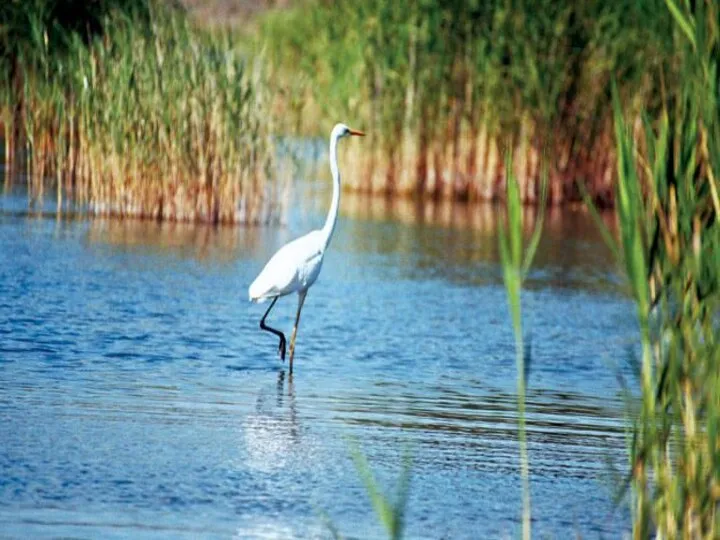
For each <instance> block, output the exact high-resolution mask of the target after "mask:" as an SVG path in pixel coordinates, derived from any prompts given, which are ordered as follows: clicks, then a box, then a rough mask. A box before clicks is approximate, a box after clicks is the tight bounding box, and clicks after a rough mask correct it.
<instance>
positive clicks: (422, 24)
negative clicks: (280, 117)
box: [261, 0, 677, 201]
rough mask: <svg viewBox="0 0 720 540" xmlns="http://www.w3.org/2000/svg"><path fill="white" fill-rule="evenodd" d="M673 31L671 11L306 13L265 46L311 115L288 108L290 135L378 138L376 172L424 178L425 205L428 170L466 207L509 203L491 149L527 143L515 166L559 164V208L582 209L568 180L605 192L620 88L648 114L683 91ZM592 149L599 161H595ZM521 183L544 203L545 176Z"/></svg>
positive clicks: (379, 0)
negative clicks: (538, 153)
mask: <svg viewBox="0 0 720 540" xmlns="http://www.w3.org/2000/svg"><path fill="white" fill-rule="evenodd" d="M638 21H642V24H638ZM671 22H672V21H671V16H670V14H669V13H668V11H667V10H666V9H664V5H663V1H662V0H641V1H640V2H638V1H636V0H611V1H609V2H599V1H592V2H575V1H572V0H561V1H557V0H539V1H533V2H529V1H522V2H507V1H505V0H491V1H482V2H481V1H464V0H441V1H432V2H430V1H424V0H401V1H398V2H390V1H387V0H367V1H363V2H355V1H351V0H339V1H337V2H323V1H321V0H305V1H301V2H298V5H297V7H295V8H293V9H290V10H282V11H277V12H272V13H271V14H269V15H268V16H266V17H265V18H264V19H263V21H262V26H261V28H262V30H261V39H262V44H263V46H264V47H265V48H266V50H267V51H268V58H269V59H270V61H271V63H272V64H273V65H274V66H276V67H277V68H278V70H279V73H278V75H277V79H276V81H275V82H276V83H277V84H281V83H284V84H286V85H287V86H288V92H287V94H286V95H287V96H303V98H304V101H305V102H306V106H305V111H306V114H304V115H303V107H302V106H295V107H291V108H290V109H291V111H292V113H291V114H288V115H287V126H288V127H294V126H297V125H300V124H301V122H300V121H299V119H302V120H304V121H305V127H304V131H306V132H317V131H318V128H320V127H321V125H318V124H317V123H316V119H318V118H320V119H325V118H350V119H352V121H353V122H355V123H357V124H360V125H362V126H364V127H365V128H367V130H368V132H369V133H370V134H371V135H372V137H373V138H372V139H371V143H372V144H373V148H374V149H377V150H378V154H379V155H380V160H381V163H380V165H382V163H383V161H387V162H389V163H390V164H389V165H388V166H387V168H388V169H390V170H389V171H386V170H385V169H382V172H383V173H385V172H387V177H388V181H391V180H392V176H393V163H394V162H396V161H398V162H399V163H397V164H395V165H394V169H405V170H407V169H412V170H416V169H417V171H418V172H417V175H416V176H418V178H416V181H415V185H414V186H413V188H414V189H415V190H416V191H417V190H421V189H423V188H424V186H425V185H426V184H427V182H426V177H428V176H432V175H431V174H430V173H428V172H427V169H428V168H431V169H433V172H432V174H434V175H435V176H438V175H442V176H443V179H442V180H441V181H442V182H445V183H448V184H453V183H457V184H459V185H460V186H461V187H460V188H458V193H457V195H459V196H463V194H464V193H465V187H464V185H463V184H464V182H467V180H463V179H465V178H469V179H470V180H469V181H470V182H471V183H473V182H475V183H482V182H483V181H485V182H487V183H489V184H491V187H489V188H488V189H485V188H482V187H478V188H477V189H478V190H480V191H483V192H485V193H486V195H488V194H489V195H491V196H493V197H498V198H500V197H501V196H502V193H499V192H496V191H493V190H494V189H496V188H495V187H493V186H494V185H495V184H496V183H495V182H494V179H495V178H497V177H498V176H500V175H501V174H502V173H501V171H497V170H495V169H493V166H492V164H493V163H495V162H494V161H492V160H491V161H492V163H490V164H489V163H488V158H487V157H486V155H487V154H488V153H492V152H493V150H492V144H491V143H489V142H488V141H494V142H497V141H503V143H505V142H506V141H510V142H509V144H510V145H511V146H515V147H516V148H517V145H518V142H519V141H523V140H524V142H525V143H526V148H525V149H524V151H523V152H519V151H517V150H516V152H515V157H516V159H519V160H524V159H529V158H528V155H532V154H531V152H529V151H528V149H531V150H532V149H536V150H537V149H540V148H547V149H548V150H551V153H550V154H549V156H550V157H552V161H551V167H550V169H551V170H550V171H549V172H550V173H553V172H555V171H557V173H558V174H554V175H551V178H550V180H551V182H552V183H553V188H552V191H553V192H555V195H554V198H555V199H556V200H559V199H560V198H563V197H564V198H572V197H573V193H572V191H573V189H571V188H570V187H566V186H565V185H564V183H563V180H562V174H572V169H571V170H568V167H569V165H568V163H569V162H570V163H572V164H574V165H573V168H575V169H578V172H577V173H576V174H577V175H582V174H587V175H592V177H591V178H587V180H589V181H597V182H598V184H599V186H598V188H597V189H596V190H594V191H593V193H592V195H593V197H597V196H599V195H600V194H599V193H598V192H599V191H600V190H601V189H603V188H602V182H601V181H600V180H601V178H600V177H601V176H602V175H603V174H604V173H605V169H602V170H598V168H599V167H605V165H602V163H604V161H603V160H602V158H603V157H604V156H606V155H607V154H608V153H609V152H611V150H612V148H611V146H610V143H609V142H608V143H604V142H603V141H609V140H610V137H609V135H610V134H611V132H610V129H611V122H610V120H611V111H612V109H611V101H610V80H611V78H612V76H613V75H614V76H616V77H617V78H618V80H619V81H620V82H621V85H620V86H621V88H620V90H621V92H622V94H623V95H625V96H628V97H629V98H631V99H637V100H640V101H642V102H644V103H646V104H647V106H648V107H649V108H651V109H654V108H656V107H657V106H658V103H659V100H660V95H659V92H658V89H659V88H660V87H661V83H660V75H659V74H660V73H663V77H664V80H663V82H664V84H665V85H666V88H667V89H668V91H670V89H673V88H674V87H675V84H676V82H677V64H676V62H675V61H674V57H675V51H673V50H672V48H671V44H670V42H669V40H668V39H667V35H668V34H669V32H670V29H671ZM301 81H302V82H301ZM308 111H309V114H307V112H308ZM481 134H482V136H481ZM604 135H608V136H606V137H604ZM464 141H468V142H467V143H465V142H464ZM594 145H598V146H599V147H600V148H599V149H600V152H590V151H588V149H590V148H594ZM603 145H605V146H603ZM500 152H501V153H502V149H501V150H500ZM369 155H372V154H369ZM436 155H437V156H439V157H435V156H436ZM565 156H567V157H565ZM573 159H574V160H575V161H573ZM403 160H405V161H403ZM413 160H414V161H413ZM429 160H433V161H434V163H433V164H428V163H427V162H428V161H429ZM593 160H596V161H597V162H598V164H597V166H593V165H592V163H591V162H593ZM375 161H377V160H375ZM497 161H500V162H501V161H502V160H501V159H500V160H497ZM497 165H498V166H501V165H502V164H501V163H498V164H497ZM608 166H609V165H608ZM481 167H482V168H484V170H479V169H480V168H481ZM584 171H587V173H584ZM561 173H562V174H561ZM517 174H518V181H519V182H520V183H521V198H522V200H523V201H528V200H536V198H533V197H532V196H530V195H529V193H532V192H533V191H539V186H540V183H541V182H540V175H541V174H540V171H536V170H530V171H525V170H521V169H518V172H517ZM526 176H527V178H526ZM526 185H532V186H533V188H532V189H528V188H526V187H525V186H526ZM571 185H572V184H571ZM590 188H591V190H592V184H590ZM473 189H475V188H473ZM605 189H606V188H605Z"/></svg>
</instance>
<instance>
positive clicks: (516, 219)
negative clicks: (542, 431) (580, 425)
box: [498, 154, 547, 539]
mask: <svg viewBox="0 0 720 540" xmlns="http://www.w3.org/2000/svg"><path fill="white" fill-rule="evenodd" d="M511 164H512V156H511V155H510V154H508V155H507V157H506V171H507V174H506V178H505V179H506V190H507V226H505V225H504V224H501V226H500V227H499V228H498V239H499V244H500V256H501V261H502V267H503V279H504V282H505V290H506V292H507V299H508V307H509V309H510V318H511V320H512V325H513V331H514V334H515V357H516V371H517V399H518V403H517V408H518V441H519V444H520V470H521V476H522V485H523V496H522V499H523V518H522V523H523V538H525V539H529V538H530V537H531V526H530V517H531V508H530V464H529V458H528V450H527V432H526V422H525V395H526V391H527V379H528V374H529V370H530V362H531V356H530V353H529V350H528V349H526V346H525V339H524V336H523V324H522V301H521V290H522V284H523V281H524V279H525V277H526V276H527V272H528V270H529V268H530V265H531V264H532V259H533V257H534V256H535V251H536V250H537V246H538V243H539V240H540V234H541V232H542V226H543V221H544V211H545V204H546V189H545V187H546V186H547V176H546V175H543V178H544V179H543V184H542V185H543V190H542V195H541V199H540V214H539V216H538V218H537V220H536V222H535V225H534V231H533V233H532V236H531V239H530V242H529V244H528V246H527V248H526V249H525V251H524V253H523V245H522V244H523V237H524V234H523V214H522V203H521V200H520V189H519V186H518V182H517V178H516V177H515V175H514V174H513V172H512V167H511ZM506 227H507V228H506Z"/></svg>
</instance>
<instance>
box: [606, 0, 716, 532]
mask: <svg viewBox="0 0 720 540" xmlns="http://www.w3.org/2000/svg"><path fill="white" fill-rule="evenodd" d="M667 7H668V8H669V9H668V11H669V13H671V14H672V16H673V18H674V20H675V22H676V24H675V29H674V32H673V41H674V43H675V46H676V47H677V50H678V51H679V52H680V58H681V59H682V75H683V84H682V87H681V89H680V91H679V92H678V93H677V94H676V95H673V96H668V99H667V101H666V102H665V104H664V106H663V107H662V108H661V110H659V111H658V112H657V113H656V114H649V113H644V114H642V115H641V117H642V123H638V122H634V123H631V122H629V121H628V120H626V116H625V111H623V109H622V107H621V104H620V98H619V96H618V94H617V92H616V93H615V96H614V117H615V127H616V145H617V169H618V184H617V199H618V206H617V208H618V221H619V225H620V240H619V245H616V246H614V249H615V250H616V251H617V253H618V254H619V256H620V258H621V260H622V263H623V265H624V268H625V272H626V274H627V277H628V282H629V285H630V289H631V291H632V294H633V297H634V299H635V302H636V306H637V314H638V320H639V327H640V344H641V349H640V350H641V353H640V354H641V358H640V360H639V361H636V362H635V361H634V362H633V364H634V365H637V366H638V368H637V369H638V372H639V374H638V376H639V381H640V388H641V399H640V407H639V412H638V414H637V415H636V417H635V418H633V422H634V424H633V431H632V440H631V444H630V473H629V475H628V482H629V484H631V485H632V495H633V499H632V512H633V536H634V537H635V538H638V539H639V538H647V537H649V536H652V535H656V536H657V537H658V538H717V537H718V534H720V514H719V513H718V505H719V504H720V347H719V346H718V341H717V339H718V335H719V331H720V222H719V221H718V218H719V217H720V201H719V199H718V180H717V178H718V171H720V169H719V167H720V86H719V85H718V75H719V74H720V71H719V68H720V8H718V6H717V4H716V3H715V2H713V1H712V0H703V1H699V2H695V3H694V7H693V8H692V9H690V8H689V7H688V4H685V3H679V2H675V1H674V0H667ZM628 114H633V115H635V114H636V113H633V112H632V108H629V110H628Z"/></svg>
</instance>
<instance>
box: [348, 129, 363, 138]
mask: <svg viewBox="0 0 720 540" xmlns="http://www.w3.org/2000/svg"><path fill="white" fill-rule="evenodd" d="M350 135H357V136H358V137H364V136H365V134H364V133H363V132H362V131H357V130H356V129H351V130H350Z"/></svg>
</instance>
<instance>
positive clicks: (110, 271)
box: [0, 187, 634, 539]
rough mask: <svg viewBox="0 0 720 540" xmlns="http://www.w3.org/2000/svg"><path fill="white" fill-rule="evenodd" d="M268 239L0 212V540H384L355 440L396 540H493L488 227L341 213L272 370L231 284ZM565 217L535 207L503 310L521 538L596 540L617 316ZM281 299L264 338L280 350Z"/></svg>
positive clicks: (588, 248) (496, 380) (16, 196)
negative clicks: (399, 538)
mask: <svg viewBox="0 0 720 540" xmlns="http://www.w3.org/2000/svg"><path fill="white" fill-rule="evenodd" d="M314 189H315V188H312V187H311V189H310V190H309V191H308V192H306V193H301V194H299V195H298V196H297V197H298V199H300V198H303V197H304V198H305V200H307V198H308V197H309V198H310V200H317V204H315V205H314V206H313V207H312V208H313V209H312V210H311V211H308V212H295V213H293V214H292V215H291V218H290V221H289V223H288V226H287V227H278V228H251V229H242V228H212V227H203V226H189V225H172V224H157V223H153V222H138V221H131V222H118V221H112V220H92V219H83V218H79V217H77V216H65V217H63V216H60V217H58V216H57V215H55V213H54V212H52V211H48V212H39V211H28V204H27V200H26V198H25V196H24V193H23V192H22V189H18V190H11V191H10V192H7V193H5V195H4V196H2V197H0V441H2V443H1V444H0V535H1V536H5V537H55V536H62V537H73V538H112V537H133V538H142V537H148V538H181V537H187V538H197V537H204V538H210V537H217V538H325V537H329V528H328V526H327V521H328V520H329V521H330V522H332V524H333V525H334V526H335V527H336V528H337V529H338V530H339V531H340V532H341V533H343V534H344V535H346V536H348V537H351V538H375V537H382V528H381V527H380V525H379V522H378V520H377V518H376V516H375V515H374V514H373V511H372V508H371V505H370V503H369V501H368V498H367V496H366V494H365V491H364V489H363V486H362V484H361V481H360V479H359V477H358V475H357V473H356V471H355V469H354V467H353V464H352V460H351V457H350V451H349V450H350V447H351V444H353V442H352V441H355V444H358V445H359V447H360V448H361V449H362V451H363V452H364V453H365V454H366V455H367V457H368V460H369V461H370V463H371V465H372V467H373V470H374V471H375V474H376V476H377V477H378V479H379V481H380V482H381V484H382V485H383V487H384V488H385V489H386V490H388V491H389V492H391V491H392V490H393V489H394V486H395V481H396V479H397V477H398V476H399V474H400V471H401V468H402V464H403V456H404V455H405V454H406V453H409V455H410V456H411V459H412V480H411V490H410V499H409V505H408V511H407V537H408V538H453V539H455V538H483V537H498V536H500V537H514V536H515V535H516V533H517V532H518V530H519V518H520V510H521V503H520V482H519V466H518V464H519V458H518V452H517V439H516V433H515V432H516V414H515V403H516V397H515V394H514V389H515V381H516V373H515V357H514V349H513V336H512V332H511V328H510V326H509V320H508V315H507V305H506V303H505V293H504V289H503V287H502V278H501V271H500V268H499V266H498V257H497V248H496V244H497V241H496V238H495V223H496V218H497V211H496V210H494V209H493V208H492V207H484V209H477V208H476V209H470V210H469V209H467V208H466V207H463V206H460V205H454V206H442V205H441V206H436V207H426V206H422V207H420V206H417V205H414V204H413V203H396V204H391V203H387V202H385V201H381V200H377V199H376V200H367V199H356V198H350V197H346V198H344V200H343V203H342V205H343V212H344V213H343V214H341V221H340V223H339V227H338V230H337V233H336V236H335V238H334V239H333V241H332V244H331V249H330V251H329V252H328V254H327V257H326V261H325V264H324V267H323V273H322V275H321V278H320V280H319V281H318V283H317V284H316V285H315V286H314V287H313V288H312V290H311V291H310V294H309V295H308V299H307V302H306V304H305V309H304V311H303V318H302V323H301V328H300V332H299V338H298V348H297V355H296V372H295V374H294V376H293V377H292V378H290V377H289V376H288V375H287V373H286V370H285V368H286V366H285V365H284V364H282V363H281V362H280V361H279V360H278V358H277V356H276V354H275V352H276V347H277V341H276V339H275V338H274V337H273V336H272V335H270V334H267V333H264V332H260V331H259V329H258V320H259V318H260V317H261V315H262V312H263V309H264V308H263V307H262V306H257V305H251V304H249V303H248V302H247V287H248V285H249V283H250V282H251V281H252V279H253V278H254V276H255V275H256V273H257V272H259V270H260V269H261V268H262V266H263V264H264V262H265V261H266V260H267V259H268V258H269V256H270V255H272V253H273V252H274V250H275V249H277V248H278V247H279V246H280V245H282V243H284V242H286V241H287V240H289V239H291V238H293V237H294V236H297V235H298V234H301V233H303V232H305V231H307V230H309V228H311V227H315V226H319V225H320V224H321V223H322V221H323V219H324V215H323V214H322V212H323V211H324V207H323V205H324V204H325V201H326V200H327V195H326V194H325V193H324V192H323V191H320V192H316V191H315V190H314ZM620 283H621V280H620V278H619V274H618V272H617V269H616V267H615V266H614V265H613V264H612V262H611V257H610V254H609V253H608V251H607V249H606V248H605V247H604V246H603V244H602V242H601V240H600V238H599V236H598V235H597V234H596V233H595V230H594V228H593V225H592V224H591V223H590V222H589V220H588V218H587V217H586V216H583V215H582V214H575V213H563V214H562V215H560V214H559V213H557V212H556V213H553V214H551V215H550V216H549V219H548V224H547V227H546V234H545V236H544V238H543V241H542V243H541V246H540V251H539V253H538V257H537V264H536V266H535V268H534V270H533V272H532V274H531V276H530V281H529V283H528V292H527V294H526V296H525V301H526V315H527V321H526V322H527V325H528V333H529V337H530V339H531V343H532V358H533V361H532V371H531V376H530V383H529V384H530V389H529V395H528V422H529V427H528V429H529V447H530V466H531V475H532V478H531V483H532V485H531V489H532V503H533V522H534V528H535V532H536V533H537V535H538V536H540V537H542V536H543V535H549V536H552V537H560V538H564V537H568V536H571V535H573V536H574V535H575V534H581V535H583V536H584V537H588V538H599V537H608V538H616V537H618V536H619V534H620V533H621V532H622V531H626V530H627V529H628V528H629V518H628V513H627V510H626V508H625V507H624V506H620V507H619V508H617V509H614V508H613V506H612V496H613V484H612V480H613V478H612V475H611V474H609V463H612V464H614V465H615V466H617V467H622V466H623V465H624V448H625V435H624V420H623V405H622V402H621V399H620V394H619V391H618V390H619V389H618V383H617V378H616V374H617V370H619V369H620V370H622V369H624V368H623V359H624V358H625V355H626V350H627V348H628V347H629V346H630V345H631V344H632V342H633V338H634V319H633V309H632V306H631V304H630V303H629V301H628V300H627V298H626V297H625V296H624V294H623V292H622V290H621V288H620ZM295 306H296V299H295V298H294V297H288V298H286V299H283V300H281V301H280V302H278V305H277V307H276V311H275V312H274V314H273V315H272V316H271V320H273V322H275V323H276V325H278V326H280V327H281V328H283V329H284V330H285V331H286V332H289V331H290V329H291V325H292V318H293V316H294V310H295Z"/></svg>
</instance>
